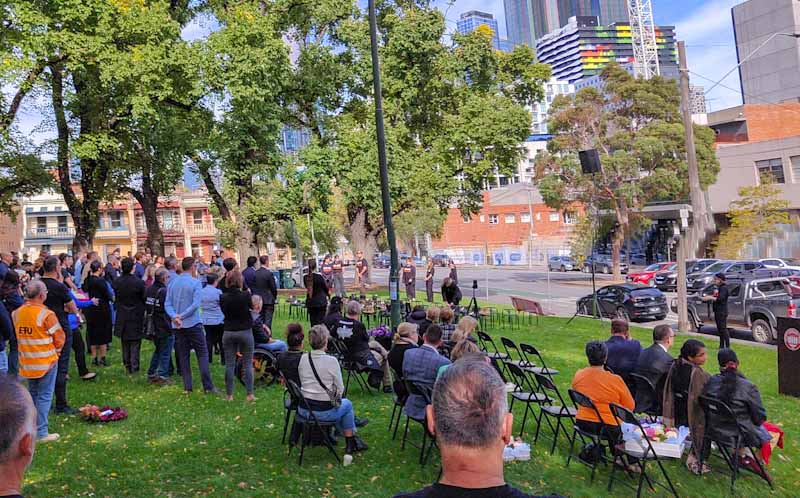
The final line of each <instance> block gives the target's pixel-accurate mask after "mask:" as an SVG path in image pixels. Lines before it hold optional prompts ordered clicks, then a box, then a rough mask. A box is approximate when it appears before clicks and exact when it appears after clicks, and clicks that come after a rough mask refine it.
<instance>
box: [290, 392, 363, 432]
mask: <svg viewBox="0 0 800 498" xmlns="http://www.w3.org/2000/svg"><path fill="white" fill-rule="evenodd" d="M297 413H299V414H300V416H301V417H302V418H308V410H305V409H304V408H299V409H298V410H297ZM314 415H316V416H317V420H319V421H320V422H335V423H336V428H337V429H339V431H340V432H344V431H348V430H352V431H353V432H355V430H356V421H355V415H354V414H353V403H351V402H350V400H349V399H347V398H342V404H341V405H340V406H339V408H331V409H330V410H325V411H324V412H314Z"/></svg>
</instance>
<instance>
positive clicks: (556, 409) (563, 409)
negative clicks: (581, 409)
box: [533, 373, 578, 455]
mask: <svg viewBox="0 0 800 498" xmlns="http://www.w3.org/2000/svg"><path fill="white" fill-rule="evenodd" d="M534 375H535V376H536V382H537V383H538V384H539V389H540V392H541V393H542V394H543V395H545V396H546V397H547V398H548V399H549V400H550V401H549V402H547V403H542V404H540V405H539V409H540V410H541V412H542V413H543V414H544V419H545V421H546V422H547V425H548V426H550V430H551V431H553V446H551V447H550V454H551V455H552V454H553V453H555V451H556V443H558V433H559V431H563V433H564V435H565V436H566V437H567V440H569V433H568V432H567V426H566V425H565V423H564V422H562V421H563V420H564V419H567V418H568V419H570V420H572V424H573V425H575V415H577V413H578V410H576V409H575V408H574V407H572V406H567V403H566V401H565V400H564V397H563V396H561V392H560V391H559V390H558V387H557V386H556V385H555V383H554V382H553V379H551V378H550V377H548V376H547V375H543V374H539V373H537V374H534ZM553 401H558V403H553ZM551 418H554V419H556V424H555V427H553V422H551V421H550V419H551ZM538 440H539V427H537V428H536V436H535V437H534V438H533V444H536V441H538Z"/></svg>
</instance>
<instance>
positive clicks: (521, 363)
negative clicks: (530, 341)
mask: <svg viewBox="0 0 800 498" xmlns="http://www.w3.org/2000/svg"><path fill="white" fill-rule="evenodd" d="M500 344H502V345H503V349H504V350H505V352H506V356H507V357H508V358H507V359H506V360H505V361H506V363H513V364H514V365H517V366H518V367H523V368H524V367H527V366H530V365H528V362H527V361H525V359H524V357H523V356H522V353H520V351H519V348H518V347H517V344H516V343H515V342H514V341H512V340H511V339H509V338H508V337H501V338H500ZM515 353H516V356H517V358H519V359H518V360H515V359H514V354H515Z"/></svg>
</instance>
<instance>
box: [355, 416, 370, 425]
mask: <svg viewBox="0 0 800 498" xmlns="http://www.w3.org/2000/svg"><path fill="white" fill-rule="evenodd" d="M355 422H356V427H364V426H365V425H367V424H368V423H369V419H368V418H366V417H364V418H361V417H355Z"/></svg>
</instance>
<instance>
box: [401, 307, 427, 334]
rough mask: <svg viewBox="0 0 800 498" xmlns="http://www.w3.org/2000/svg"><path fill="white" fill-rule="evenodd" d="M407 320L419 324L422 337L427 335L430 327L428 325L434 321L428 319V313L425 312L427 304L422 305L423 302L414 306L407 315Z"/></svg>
mask: <svg viewBox="0 0 800 498" xmlns="http://www.w3.org/2000/svg"><path fill="white" fill-rule="evenodd" d="M406 321H407V322H408V323H412V324H414V325H416V326H417V334H418V337H419V338H420V339H421V338H422V336H423V335H425V330H426V329H427V328H428V325H430V324H431V323H433V322H431V321H430V320H428V314H427V313H426V312H425V306H422V305H421V304H418V305H416V306H414V309H413V310H412V311H411V313H409V314H408V316H407V317H406Z"/></svg>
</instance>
